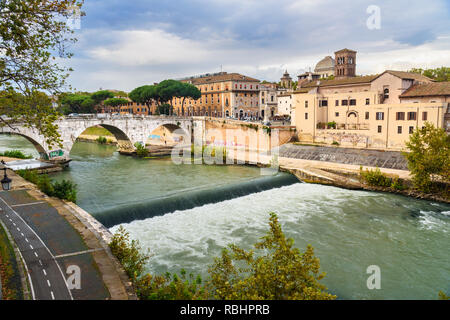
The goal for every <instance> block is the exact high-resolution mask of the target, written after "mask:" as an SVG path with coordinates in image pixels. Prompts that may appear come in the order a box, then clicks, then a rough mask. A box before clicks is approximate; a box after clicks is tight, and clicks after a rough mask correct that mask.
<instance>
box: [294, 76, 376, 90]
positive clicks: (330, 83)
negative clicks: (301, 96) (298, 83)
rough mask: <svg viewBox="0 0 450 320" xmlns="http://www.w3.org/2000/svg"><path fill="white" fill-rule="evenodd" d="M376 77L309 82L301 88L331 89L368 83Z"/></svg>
mask: <svg viewBox="0 0 450 320" xmlns="http://www.w3.org/2000/svg"><path fill="white" fill-rule="evenodd" d="M377 77H378V75H371V76H361V77H350V78H345V79H334V80H312V81H309V82H308V83H305V84H302V88H313V87H331V86H339V85H347V84H362V83H370V82H372V80H374V79H375V78H377ZM318 83H319V84H318Z"/></svg>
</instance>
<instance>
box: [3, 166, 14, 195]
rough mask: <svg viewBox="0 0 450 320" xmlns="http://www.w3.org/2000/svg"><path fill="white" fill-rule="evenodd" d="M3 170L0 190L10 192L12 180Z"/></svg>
mask: <svg viewBox="0 0 450 320" xmlns="http://www.w3.org/2000/svg"><path fill="white" fill-rule="evenodd" d="M3 170H4V172H5V175H4V177H3V179H2V181H1V183H2V188H3V190H5V191H9V190H11V182H12V180H11V179H10V178H9V177H8V176H7V175H6V168H3Z"/></svg>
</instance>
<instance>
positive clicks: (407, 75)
mask: <svg viewBox="0 0 450 320" xmlns="http://www.w3.org/2000/svg"><path fill="white" fill-rule="evenodd" d="M385 73H390V74H392V75H393V76H396V77H399V78H400V79H410V80H416V81H422V82H432V81H433V80H432V79H430V78H428V77H425V76H424V75H422V74H419V73H414V72H406V71H395V70H386V71H385V72H383V73H382V74H380V75H379V76H382V75H383V74H385Z"/></svg>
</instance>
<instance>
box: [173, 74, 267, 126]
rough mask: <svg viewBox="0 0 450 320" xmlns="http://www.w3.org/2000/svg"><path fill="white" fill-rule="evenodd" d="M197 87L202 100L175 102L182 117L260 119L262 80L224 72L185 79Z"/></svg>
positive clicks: (177, 100)
mask: <svg viewBox="0 0 450 320" xmlns="http://www.w3.org/2000/svg"><path fill="white" fill-rule="evenodd" d="M181 81H182V82H187V83H190V84H193V85H195V86H196V87H197V88H198V89H199V90H200V91H201V93H202V95H201V98H200V99H198V100H194V99H183V98H175V99H174V100H173V101H172V103H173V107H174V112H175V113H176V114H177V115H179V116H182V115H184V116H207V117H218V118H226V117H229V118H235V119H246V118H252V119H256V118H258V117H259V116H260V84H259V80H257V79H254V78H251V77H247V76H244V75H241V74H238V73H227V72H220V73H217V74H211V75H210V74H207V75H203V76H199V77H191V78H186V79H182V80H181Z"/></svg>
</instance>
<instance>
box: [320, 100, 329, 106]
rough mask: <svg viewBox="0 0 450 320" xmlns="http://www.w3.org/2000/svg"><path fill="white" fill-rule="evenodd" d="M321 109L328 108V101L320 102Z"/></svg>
mask: <svg viewBox="0 0 450 320" xmlns="http://www.w3.org/2000/svg"><path fill="white" fill-rule="evenodd" d="M319 107H328V100H320V101H319Z"/></svg>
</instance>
